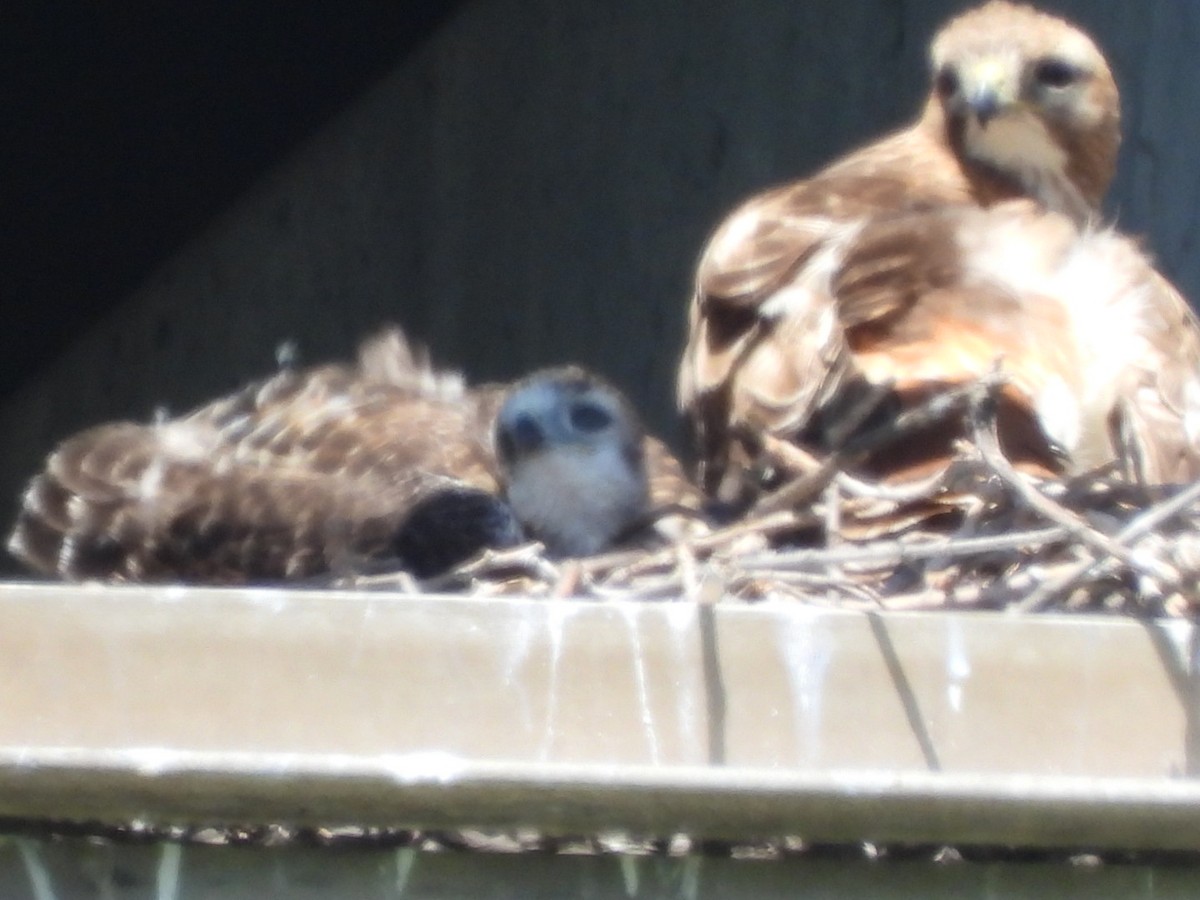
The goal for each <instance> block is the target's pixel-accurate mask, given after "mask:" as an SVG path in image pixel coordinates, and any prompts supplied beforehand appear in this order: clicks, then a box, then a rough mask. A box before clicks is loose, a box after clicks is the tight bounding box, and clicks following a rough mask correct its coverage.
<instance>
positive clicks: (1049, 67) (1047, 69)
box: [1033, 58, 1083, 88]
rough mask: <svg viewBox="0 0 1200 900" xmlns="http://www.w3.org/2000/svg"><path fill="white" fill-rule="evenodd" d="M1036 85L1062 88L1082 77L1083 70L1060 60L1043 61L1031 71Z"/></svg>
mask: <svg viewBox="0 0 1200 900" xmlns="http://www.w3.org/2000/svg"><path fill="white" fill-rule="evenodd" d="M1033 77H1034V78H1035V79H1037V83H1038V84H1041V85H1044V86H1045V87H1052V88H1064V87H1067V86H1069V85H1072V84H1074V83H1075V82H1076V81H1078V80H1079V79H1080V78H1082V77H1083V70H1081V69H1080V68H1079V67H1078V66H1074V65H1072V64H1071V63H1069V62H1067V61H1066V60H1062V59H1054V58H1050V59H1043V60H1042V61H1041V62H1039V63H1038V64H1037V68H1036V69H1034V71H1033Z"/></svg>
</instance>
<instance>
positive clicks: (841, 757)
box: [0, 585, 1200, 850]
mask: <svg viewBox="0 0 1200 900" xmlns="http://www.w3.org/2000/svg"><path fill="white" fill-rule="evenodd" d="M1193 638H1194V630H1193V628H1192V627H1191V626H1190V625H1189V624H1188V623H1185V622H1179V621H1170V622H1148V623H1141V622H1134V621H1129V620H1120V619H1097V618H1084V617H1050V616H1046V617H1011V616H1004V615H999V614H997V615H992V614H913V615H903V614H893V615H863V614H857V613H842V612H824V611H818V610H814V609H811V608H806V607H803V606H799V605H793V604H762V605H757V606H743V605H733V604H730V605H717V606H715V607H713V606H708V607H706V606H697V605H693V604H687V603H681V602H663V603H645V604H633V603H593V602H582V601H580V602H575V601H538V600H477V599H471V598H463V597H404V596H398V595H381V594H368V593H344V592H311V591H291V590H276V589H270V590H268V589H257V590H244V591H233V590H213V589H185V588H111V587H103V588H102V587H77V586H65V585H64V586H59V585H53V586H51V585H6V586H3V587H2V588H0V678H3V683H5V684H8V685H13V686H16V688H15V689H10V690H9V691H6V692H4V693H3V694H2V695H0V815H4V816H11V817H20V818H33V819H46V820H54V819H75V820H79V819H98V820H102V821H114V820H116V821H122V820H128V819H139V820H143V821H150V822H163V823H170V822H204V823H223V822H227V823H249V822H269V821H287V822H300V823H314V824H320V823H358V824H386V825H395V826H405V827H414V828H420V827H437V828H456V827H463V828H468V827H479V826H493V827H519V826H525V827H533V828H538V829H542V830H544V831H546V832H549V833H560V834H579V833H584V834H592V833H596V832H599V831H602V830H606V829H628V830H631V831H635V832H643V833H655V834H670V833H675V832H681V831H682V832H687V833H690V834H693V835H694V836H696V837H724V838H751V837H755V836H768V835H780V834H798V835H801V836H803V837H805V838H807V839H810V840H822V841H851V842H853V841H860V840H870V841H880V842H904V843H922V844H923V843H939V842H947V843H960V844H969V843H979V844H1003V845H1017V846H1029V847H1081V846H1088V847H1104V848H1114V849H1117V848H1141V849H1193V850H1195V849H1200V816H1197V815H1196V812H1195V811H1196V810H1197V809H1200V782H1197V781H1195V780H1193V779H1192V778H1190V777H1187V776H1188V774H1189V773H1190V772H1192V771H1193V770H1194V763H1195V752H1194V747H1193V744H1194V742H1195V731H1196V729H1195V725H1194V720H1195V709H1196V704H1195V678H1194V675H1193V667H1192V664H1191V659H1192V656H1193V650H1192V646H1193Z"/></svg>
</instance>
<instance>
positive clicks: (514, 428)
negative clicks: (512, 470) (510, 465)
mask: <svg viewBox="0 0 1200 900" xmlns="http://www.w3.org/2000/svg"><path fill="white" fill-rule="evenodd" d="M545 443H546V434H545V432H543V431H542V428H541V426H540V425H539V424H538V423H537V421H535V419H534V417H533V416H531V415H529V414H527V413H521V414H520V415H518V416H516V418H514V419H513V420H512V421H505V420H504V418H503V417H502V418H501V419H500V420H499V421H498V422H497V434H496V449H497V450H498V451H499V454H500V458H501V459H503V460H505V461H506V462H512V461H514V460H515V459H517V458H518V457H522V456H529V455H530V454H533V453H536V452H537V451H538V450H540V449H541V448H542V447H543V446H544V445H545Z"/></svg>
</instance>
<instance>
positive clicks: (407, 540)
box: [8, 329, 698, 584]
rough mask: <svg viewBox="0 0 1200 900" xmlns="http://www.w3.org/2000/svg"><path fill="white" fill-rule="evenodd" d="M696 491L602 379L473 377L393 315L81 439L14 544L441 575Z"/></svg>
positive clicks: (46, 553)
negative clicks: (180, 409)
mask: <svg viewBox="0 0 1200 900" xmlns="http://www.w3.org/2000/svg"><path fill="white" fill-rule="evenodd" d="M691 494H694V491H692V490H691V489H690V486H689V485H688V483H687V481H686V479H685V478H684V475H683V472H682V469H681V468H680V467H679V465H678V463H676V461H675V460H674V458H673V457H672V456H671V455H670V453H669V452H668V451H667V450H666V448H665V446H664V445H663V444H661V443H660V442H658V441H657V440H655V439H654V438H652V437H650V436H648V435H646V434H645V432H644V431H643V428H642V426H641V424H640V422H639V419H638V416H637V414H636V412H635V411H634V410H633V408H632V407H631V405H630V404H629V402H628V401H627V400H626V399H625V398H624V397H623V396H622V395H621V394H620V393H619V392H618V391H617V390H616V389H615V388H614V387H612V386H611V385H609V384H608V383H607V382H605V381H603V380H602V379H600V378H599V377H597V376H595V375H593V374H591V373H589V372H587V371H585V370H583V369H581V368H578V367H575V366H567V367H561V368H555V369H547V370H544V371H540V372H537V373H534V374H533V375H531V376H529V377H528V378H525V379H523V380H521V381H518V382H516V383H514V384H510V385H484V386H480V387H476V388H468V387H467V386H466V385H465V383H464V381H463V379H462V377H461V376H459V375H457V374H454V373H447V372H442V371H438V370H436V369H434V368H433V367H432V366H431V365H430V364H429V361H428V358H427V356H425V354H424V353H423V352H422V351H420V350H419V349H417V348H414V347H413V346H412V345H411V344H410V343H409V342H408V341H407V340H406V339H405V338H404V336H403V334H402V333H401V332H400V331H399V330H396V329H393V330H388V331H385V332H383V333H382V334H380V335H378V336H376V337H374V338H373V339H371V340H369V341H367V342H366V343H364V345H363V347H362V348H361V350H360V354H359V360H358V364H357V365H355V366H348V365H327V366H321V367H318V368H313V369H309V370H302V371H297V370H288V369H285V370H283V371H280V372H279V373H277V374H276V375H274V376H273V377H271V378H269V379H267V380H265V381H261V382H258V383H254V384H250V385H248V386H247V387H245V388H243V389H242V390H240V391H238V392H236V393H234V394H232V395H231V396H228V397H225V398H223V399H220V400H217V401H215V402H213V403H210V404H207V405H205V406H202V407H200V408H199V409H196V410H194V411H193V412H190V413H188V414H186V415H183V416H181V417H179V418H175V419H168V420H165V421H160V422H156V423H154V424H137V423H129V422H118V423H110V424H105V425H100V426H98V427H95V428H92V429H90V430H87V431H84V432H82V433H80V434H78V435H76V436H74V437H72V438H69V439H68V440H66V441H65V442H64V443H63V444H62V445H61V446H60V447H58V449H57V450H55V451H54V452H53V453H52V454H51V455H50V457H49V458H48V459H47V461H46V464H45V467H44V469H43V471H42V472H40V473H39V474H38V475H37V476H36V477H34V478H33V480H32V482H31V483H30V485H29V487H28V489H27V491H26V492H25V495H24V498H23V501H22V506H21V509H20V512H19V515H18V520H17V523H16V527H15V529H14V531H13V533H12V536H11V538H10V540H9V544H8V546H9V550H10V551H11V552H12V553H13V554H14V555H15V556H16V557H17V558H18V559H20V560H22V561H24V562H25V563H27V564H28V565H29V566H31V567H32V568H34V569H36V570H38V571H41V572H43V573H47V574H51V575H57V576H60V577H63V578H68V579H74V580H78V579H86V578H103V579H111V580H119V581H134V582H143V581H167V580H187V581H194V582H203V583H216V584H231V583H233V584H236V583H244V582H267V581H277V580H284V579H299V578H305V577H311V576H315V575H319V574H322V573H326V572H329V571H331V570H336V569H339V568H343V567H347V566H351V567H352V566H354V565H356V564H359V563H362V562H364V561H373V562H376V563H387V564H395V565H396V566H397V567H404V568H406V569H408V570H410V571H413V572H414V573H416V574H418V575H421V576H424V575H429V574H433V573H436V572H438V571H440V570H443V569H446V568H447V567H449V566H451V565H453V564H454V563H457V562H459V561H462V560H464V559H466V558H468V557H470V556H472V555H473V554H475V553H476V552H477V551H479V550H480V549H482V548H484V547H504V546H509V545H513V544H516V543H518V542H520V541H522V540H526V539H538V540H541V541H543V542H544V543H545V545H546V547H547V550H548V552H549V553H551V554H553V555H557V556H579V555H587V554H592V553H596V552H598V551H601V550H603V549H605V548H607V547H609V546H610V545H612V544H614V543H615V542H618V541H620V540H621V539H623V538H626V537H629V536H630V535H631V534H633V533H634V532H637V531H638V529H639V527H640V526H642V525H644V524H645V523H646V522H647V521H648V520H649V519H650V518H651V516H652V512H653V504H654V503H655V502H658V501H662V500H665V499H669V500H671V501H675V500H679V501H682V502H685V503H686V502H688V500H689V499H691ZM696 496H697V497H698V495H696Z"/></svg>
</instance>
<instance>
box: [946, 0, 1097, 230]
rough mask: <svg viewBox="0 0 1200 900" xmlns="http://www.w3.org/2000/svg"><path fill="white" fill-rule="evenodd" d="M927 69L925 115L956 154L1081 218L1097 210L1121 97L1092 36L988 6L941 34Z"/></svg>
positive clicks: (1001, 3)
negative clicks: (942, 128)
mask: <svg viewBox="0 0 1200 900" xmlns="http://www.w3.org/2000/svg"><path fill="white" fill-rule="evenodd" d="M930 64H931V67H932V77H933V88H932V96H931V97H930V103H929V109H930V111H931V112H932V113H934V114H935V115H936V114H937V113H940V114H941V115H940V118H941V119H942V120H943V121H944V122H945V124H946V128H947V133H948V138H949V140H950V143H951V145H952V146H953V148H954V150H955V152H956V153H957V154H958V155H959V156H960V158H962V159H963V160H964V161H965V162H967V163H968V164H974V165H976V166H979V167H981V168H983V169H985V170H990V171H991V173H993V174H995V175H998V176H1000V177H1001V178H1005V179H1008V180H1011V181H1012V182H1015V183H1016V185H1017V186H1018V187H1020V188H1021V189H1022V192H1023V193H1027V194H1029V195H1031V196H1033V197H1036V198H1037V199H1039V200H1041V201H1042V202H1043V203H1044V204H1045V205H1046V206H1048V207H1049V208H1051V209H1057V210H1059V211H1060V212H1065V213H1067V214H1068V215H1070V216H1071V217H1072V218H1074V219H1076V220H1077V221H1078V220H1083V219H1087V218H1088V217H1090V216H1091V215H1092V214H1093V213H1095V211H1096V210H1098V209H1099V206H1100V202H1101V201H1102V199H1103V197H1104V194H1105V192H1106V191H1107V189H1108V186H1109V183H1110V182H1111V181H1112V178H1113V173H1114V171H1115V169H1116V159H1117V149H1118V146H1119V144H1120V101H1119V97H1118V93H1117V85H1116V82H1115V81H1114V80H1113V76H1112V72H1111V71H1110V70H1109V67H1108V63H1107V62H1106V61H1105V59H1104V56H1103V54H1102V53H1101V52H1100V50H1099V48H1098V47H1097V46H1096V44H1095V43H1094V42H1093V41H1092V39H1091V38H1090V37H1088V36H1087V35H1086V34H1084V33H1083V32H1082V31H1080V30H1079V29H1078V28H1076V27H1075V26H1073V25H1071V24H1070V23H1068V22H1066V21H1064V20H1062V19H1059V18H1056V17H1054V16H1051V15H1048V14H1046V13H1043V12H1039V11H1038V10H1036V9H1034V8H1033V7H1030V6H1025V5H1022V4H1016V3H1011V2H1008V0H990V2H988V3H985V4H984V5H982V6H979V7H977V8H975V9H972V10H970V11H968V12H966V13H963V14H962V15H960V16H958V17H956V18H954V19H952V20H951V21H950V22H948V23H947V24H946V25H945V26H944V27H943V28H942V30H941V31H940V32H939V33H938V34H937V36H936V37H935V38H934V41H933V44H932V46H931V47H930Z"/></svg>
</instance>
